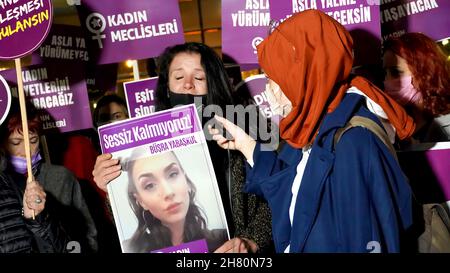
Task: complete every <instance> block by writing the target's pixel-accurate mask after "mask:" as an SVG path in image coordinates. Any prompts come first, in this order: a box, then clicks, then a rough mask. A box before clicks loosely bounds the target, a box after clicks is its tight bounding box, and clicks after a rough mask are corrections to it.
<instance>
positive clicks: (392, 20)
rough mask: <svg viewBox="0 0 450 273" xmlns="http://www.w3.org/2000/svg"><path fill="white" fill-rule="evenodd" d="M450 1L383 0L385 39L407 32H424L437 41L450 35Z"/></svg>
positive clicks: (382, 15) (382, 18) (382, 12)
mask: <svg viewBox="0 0 450 273" xmlns="http://www.w3.org/2000/svg"><path fill="white" fill-rule="evenodd" d="M449 26H450V1H448V0H390V1H387V0H383V1H381V28H382V33H383V39H384V40H386V39H387V38H389V37H398V36H400V35H402V34H405V33H407V32H422V33H423V34H425V35H427V36H429V37H431V38H432V39H434V40H435V41H437V40H441V39H445V38H448V37H450V28H449Z"/></svg>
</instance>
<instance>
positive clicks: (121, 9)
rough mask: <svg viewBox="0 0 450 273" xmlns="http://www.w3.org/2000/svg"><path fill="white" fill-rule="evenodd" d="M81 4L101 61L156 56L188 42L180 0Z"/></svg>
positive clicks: (92, 49)
mask: <svg viewBox="0 0 450 273" xmlns="http://www.w3.org/2000/svg"><path fill="white" fill-rule="evenodd" d="M77 7H78V8H79V14H80V21H81V24H82V26H83V27H84V28H85V29H86V39H87V41H88V42H89V53H90V57H91V58H95V60H96V63H97V64H107V63H116V62H120V61H123V60H126V59H133V60H137V59H145V58H149V57H156V56H159V55H160V54H161V52H162V51H163V50H164V49H165V48H166V47H168V46H172V45H175V44H180V43H184V34H183V26H182V22H181V15H180V9H179V6H178V1H177V0H146V1H123V0H84V1H82V2H81V6H77Z"/></svg>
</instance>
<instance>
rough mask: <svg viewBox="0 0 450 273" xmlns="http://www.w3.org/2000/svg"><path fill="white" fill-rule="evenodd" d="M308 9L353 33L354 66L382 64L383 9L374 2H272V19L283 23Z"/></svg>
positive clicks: (353, 0) (322, 0)
mask: <svg viewBox="0 0 450 273" xmlns="http://www.w3.org/2000/svg"><path fill="white" fill-rule="evenodd" d="M308 9H318V10H321V11H323V12H325V13H326V14H328V15H329V16H331V17H333V18H334V19H335V20H336V21H338V22H339V23H341V24H342V25H343V26H344V27H345V28H346V29H347V30H348V31H349V32H350V34H351V35H352V38H353V40H354V43H353V44H354V53H355V61H354V65H355V66H359V65H366V64H377V63H379V59H380V57H379V56H380V54H381V28H380V6H379V5H376V4H375V2H374V1H373V0H346V1H329V0H270V16H271V18H272V19H275V20H279V21H280V22H283V21H284V20H286V19H287V18H289V17H291V16H292V14H294V13H297V12H301V11H304V10H308ZM330 46H331V45H330Z"/></svg>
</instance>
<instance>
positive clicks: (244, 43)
mask: <svg viewBox="0 0 450 273" xmlns="http://www.w3.org/2000/svg"><path fill="white" fill-rule="evenodd" d="M274 4H278V2H277V3H274ZM269 23H270V12H269V0H261V1H246V0H227V1H222V53H223V58H224V60H225V61H226V62H230V63H239V64H257V63H258V56H257V55H256V46H257V45H258V44H259V43H260V42H261V41H262V40H263V39H264V38H265V37H266V36H267V34H268V33H269Z"/></svg>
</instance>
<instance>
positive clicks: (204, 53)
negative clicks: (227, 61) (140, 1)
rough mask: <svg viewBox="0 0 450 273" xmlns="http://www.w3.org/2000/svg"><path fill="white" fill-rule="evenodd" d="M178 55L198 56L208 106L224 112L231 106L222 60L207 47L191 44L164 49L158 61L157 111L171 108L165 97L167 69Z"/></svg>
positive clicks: (167, 88)
mask: <svg viewBox="0 0 450 273" xmlns="http://www.w3.org/2000/svg"><path fill="white" fill-rule="evenodd" d="M180 53H192V54H200V59H201V64H202V67H203V70H205V74H206V85H207V88H208V94H207V100H206V102H207V104H208V105H211V104H214V105H218V106H220V107H221V108H222V110H223V111H225V106H226V105H229V104H233V98H232V90H233V89H232V87H231V83H230V80H229V79H228V75H227V72H226V70H225V66H224V64H223V62H222V60H221V59H220V58H219V56H218V55H217V54H216V52H214V50H212V49H211V48H210V47H209V46H207V45H205V44H201V43H194V42H191V43H185V44H179V45H175V46H172V47H168V48H166V50H165V51H164V52H163V54H162V55H161V56H160V57H159V59H158V63H159V78H158V84H157V87H156V98H157V103H156V110H157V111H159V110H164V109H169V108H171V105H170V100H169V98H168V96H167V94H168V92H169V67H170V64H171V63H172V61H173V59H174V58H175V56H176V55H178V54H180Z"/></svg>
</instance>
